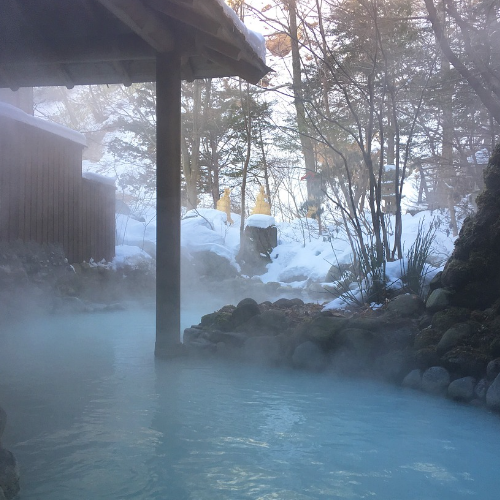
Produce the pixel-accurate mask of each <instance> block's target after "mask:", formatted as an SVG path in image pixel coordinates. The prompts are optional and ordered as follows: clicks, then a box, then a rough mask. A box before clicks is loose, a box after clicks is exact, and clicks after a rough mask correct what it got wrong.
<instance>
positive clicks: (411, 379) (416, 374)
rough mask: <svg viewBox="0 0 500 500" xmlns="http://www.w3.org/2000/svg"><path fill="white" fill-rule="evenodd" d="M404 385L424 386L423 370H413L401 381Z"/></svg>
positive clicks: (410, 386) (417, 387)
mask: <svg viewBox="0 0 500 500" xmlns="http://www.w3.org/2000/svg"><path fill="white" fill-rule="evenodd" d="M401 385H402V386H403V387H409V388H410V389H420V388H421V387H422V372H421V370H418V369H415V370H412V371H411V372H410V373H408V375H406V377H405V378H404V379H403V382H402V383H401Z"/></svg>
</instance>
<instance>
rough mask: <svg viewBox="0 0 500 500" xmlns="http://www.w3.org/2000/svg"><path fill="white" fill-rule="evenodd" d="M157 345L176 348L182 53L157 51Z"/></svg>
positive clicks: (171, 351) (164, 352) (167, 352)
mask: <svg viewBox="0 0 500 500" xmlns="http://www.w3.org/2000/svg"><path fill="white" fill-rule="evenodd" d="M156 137H157V139H156V169H157V172H156V183H157V186H156V199H157V201H156V207H157V208H156V346H155V354H156V355H157V356H161V357H171V356H175V355H177V353H179V351H180V313H181V273H180V267H181V263H180V261H181V252H180V249H181V234H180V232H181V231H180V221H181V59H180V56H179V55H178V54H175V53H168V54H158V55H157V57H156Z"/></svg>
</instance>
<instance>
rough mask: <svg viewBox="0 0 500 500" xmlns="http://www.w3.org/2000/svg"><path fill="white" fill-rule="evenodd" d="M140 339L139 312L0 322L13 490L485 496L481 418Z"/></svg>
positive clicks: (419, 499) (388, 498) (489, 490)
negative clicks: (161, 355) (179, 352)
mask: <svg viewBox="0 0 500 500" xmlns="http://www.w3.org/2000/svg"><path fill="white" fill-rule="evenodd" d="M188 322H191V321H188ZM153 349H154V313H153V311H127V312H117V313H110V314H94V315H81V316H74V317H71V316H67V317H55V316H54V317H50V318H43V319H41V318H39V319H36V320H26V322H24V323H18V324H16V325H11V326H10V327H8V328H6V327H4V328H3V330H2V332H1V334H0V405H2V406H3V407H4V408H5V409H6V410H7V412H8V414H9V423H8V426H7V429H6V432H5V436H4V445H5V446H6V447H8V448H10V449H11V450H12V451H13V452H14V453H15V455H16V456H17V459H18V462H19V464H20V469H21V474H22V484H21V487H22V494H21V496H20V498H21V499H23V500H34V499H43V500H44V499H47V500H62V499H64V500H75V499H82V500H83V499H85V500H89V499H92V500H95V499H138V500H143V499H144V500H145V499H158V500H160V499H161V500H165V499H172V500H183V499H190V500H205V499H207V500H208V499H211V500H212V499H213V500H218V499H228V500H233V499H234V500H237V499H252V500H254V499H258V500H270V499H283V500H299V499H300V500H306V499H362V498H368V499H380V500H392V499H393V500H433V499H436V500H438V499H439V500H448V499H450V500H457V499H481V500H490V499H491V500H497V499H498V498H499V491H500V474H499V473H498V464H499V453H500V417H499V416H497V415H491V414H488V413H487V412H484V411H479V410H476V409H473V408H469V407H465V406H460V405H455V404H453V403H450V402H448V401H446V400H441V399H434V398H430V397H426V396H423V395H421V394H418V393H414V392H411V391H404V390H400V389H398V388H394V387H390V386H385V385H380V384H376V383H370V382H366V381H365V382H360V381H352V380H342V379H335V378H332V376H321V375H307V374H303V373H296V372H290V371H284V370H277V369H276V370H275V369H262V368H256V367H252V366H247V365H242V364H227V363H226V364H224V363H215V362H212V361H201V360H177V361H175V362H173V361H170V362H165V361H155V359H154V357H153Z"/></svg>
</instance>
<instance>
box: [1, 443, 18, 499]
mask: <svg viewBox="0 0 500 500" xmlns="http://www.w3.org/2000/svg"><path fill="white" fill-rule="evenodd" d="M0 491H3V494H4V496H5V498H6V499H7V500H11V499H12V498H14V497H15V496H16V495H17V494H18V493H19V471H18V468H17V463H16V459H15V458H14V455H13V454H12V453H11V452H10V451H8V450H6V449H5V448H0Z"/></svg>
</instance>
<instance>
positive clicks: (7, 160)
mask: <svg viewBox="0 0 500 500" xmlns="http://www.w3.org/2000/svg"><path fill="white" fill-rule="evenodd" d="M84 146H85V137H84V136H83V135H82V134H79V133H78V132H75V131H73V130H70V129H68V128H66V127H62V126H60V125H56V124H53V123H50V122H47V121H44V120H41V119H39V118H35V117H33V116H30V115H28V114H26V113H24V112H23V111H21V110H19V109H17V108H15V107H13V106H10V105H8V104H4V103H0V241H18V240H20V241H25V242H28V241H36V242H37V243H40V244H48V243H58V244H60V245H61V246H62V247H63V249H64V252H65V254H66V257H67V258H68V260H69V262H71V263H74V262H78V263H80V262H83V261H87V262H89V261H90V259H94V260H95V261H100V260H102V259H105V260H108V261H109V260H111V259H112V258H113V257H114V253H115V241H114V240H115V211H114V206H115V187H114V185H109V184H105V183H101V182H95V181H92V180H88V179H84V178H83V177H82V149H83V148H84Z"/></svg>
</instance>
